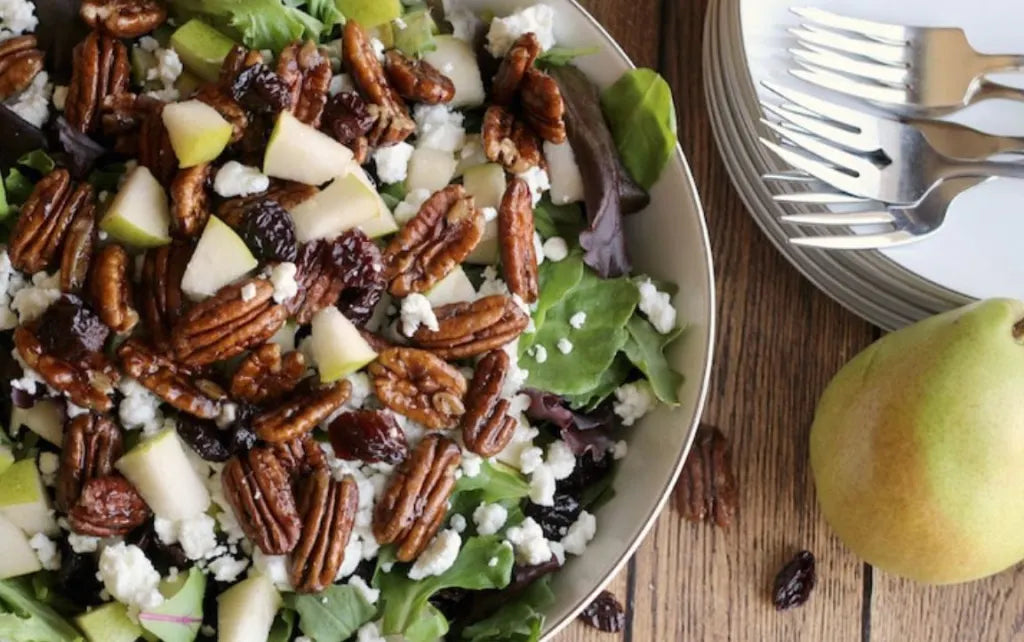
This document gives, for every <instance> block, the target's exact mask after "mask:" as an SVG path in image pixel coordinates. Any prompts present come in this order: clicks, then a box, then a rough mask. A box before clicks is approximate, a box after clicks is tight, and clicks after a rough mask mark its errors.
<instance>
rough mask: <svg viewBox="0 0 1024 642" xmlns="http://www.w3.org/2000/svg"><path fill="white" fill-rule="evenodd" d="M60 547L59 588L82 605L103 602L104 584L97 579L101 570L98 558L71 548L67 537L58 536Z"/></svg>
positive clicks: (57, 584)
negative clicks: (97, 562) (98, 565)
mask: <svg viewBox="0 0 1024 642" xmlns="http://www.w3.org/2000/svg"><path fill="white" fill-rule="evenodd" d="M57 546H58V547H59V548H60V570H58V571H57V582H56V586H57V590H58V591H59V592H60V594H61V595H63V596H64V597H67V598H69V599H71V600H72V601H73V602H74V603H75V604H78V605H80V606H96V605H98V604H101V603H102V602H103V598H101V597H100V593H101V592H102V590H103V584H101V583H100V581H99V580H98V579H96V573H97V571H98V570H99V569H98V567H97V564H96V558H95V557H94V556H92V555H82V554H79V553H76V552H74V551H73V550H72V549H71V544H69V543H68V540H67V538H66V537H59V538H57Z"/></svg>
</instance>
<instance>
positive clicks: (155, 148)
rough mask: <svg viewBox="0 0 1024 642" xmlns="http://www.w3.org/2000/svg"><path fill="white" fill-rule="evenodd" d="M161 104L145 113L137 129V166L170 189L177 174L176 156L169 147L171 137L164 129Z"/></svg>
mask: <svg viewBox="0 0 1024 642" xmlns="http://www.w3.org/2000/svg"><path fill="white" fill-rule="evenodd" d="M163 110H164V106H163V104H162V103H161V104H158V105H154V106H153V107H152V108H151V109H150V110H149V111H147V112H146V115H145V117H144V118H143V119H142V125H141V126H140V128H139V133H138V138H137V139H136V141H137V148H136V154H137V155H138V158H139V164H140V165H142V166H143V167H145V168H147V169H149V171H150V172H152V173H153V176H154V177H155V178H156V180H158V181H159V182H160V184H161V185H163V186H164V187H165V188H170V186H171V184H172V183H173V182H174V177H175V176H177V174H178V156H177V155H176V154H175V153H174V148H173V147H172V146H171V136H170V134H169V133H167V128H166V127H164V119H163V116H162V115H161V114H162V113H163Z"/></svg>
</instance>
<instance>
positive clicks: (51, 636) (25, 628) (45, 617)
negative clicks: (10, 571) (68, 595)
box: [0, 579, 84, 642]
mask: <svg viewBox="0 0 1024 642" xmlns="http://www.w3.org/2000/svg"><path fill="white" fill-rule="evenodd" d="M0 603H2V610H3V611H5V612H3V613H0V639H2V640H10V641H11V642H81V641H82V640H84V638H83V637H82V634H81V633H79V632H78V631H77V630H76V629H75V628H74V627H73V626H71V624H69V623H68V622H67V621H66V620H65V619H64V618H62V617H61V616H60V615H58V614H57V612H56V611H54V610H53V609H52V608H50V607H49V606H47V605H45V604H42V603H40V602H38V601H36V600H35V599H34V598H33V597H32V586H31V583H30V582H29V581H28V580H25V579H17V580H3V581H0Z"/></svg>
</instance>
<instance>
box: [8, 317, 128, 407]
mask: <svg viewBox="0 0 1024 642" xmlns="http://www.w3.org/2000/svg"><path fill="white" fill-rule="evenodd" d="M37 330H38V328H37V327H35V325H32V326H19V327H17V328H16V329H15V330H14V346H15V347H16V348H17V349H18V354H19V355H20V356H21V358H22V360H24V361H25V363H26V364H27V365H28V367H29V368H32V369H33V370H35V371H36V372H38V373H39V375H40V376H41V377H42V378H43V380H44V381H45V382H46V383H47V384H49V386H50V387H51V388H54V389H55V390H59V391H61V392H63V393H64V394H66V395H67V396H68V398H69V399H70V400H71V403H73V404H75V405H76V406H81V407H83V408H89V409H91V410H96V411H99V412H106V411H108V410H110V409H111V408H112V407H113V405H114V404H113V402H112V401H111V400H110V395H111V393H112V392H113V391H114V384H116V383H117V381H118V379H119V378H120V375H119V374H118V372H117V368H115V367H113V365H111V364H110V362H109V361H107V358H106V357H105V356H103V354H102V353H100V352H94V353H90V354H89V355H87V356H86V357H85V358H83V359H81V360H80V361H79V362H77V363H72V362H70V361H65V360H64V359H60V358H58V357H55V356H53V355H49V354H46V353H45V352H44V351H43V345H42V343H40V341H39V339H38V337H37V336H36V334H35V333H36V332H37Z"/></svg>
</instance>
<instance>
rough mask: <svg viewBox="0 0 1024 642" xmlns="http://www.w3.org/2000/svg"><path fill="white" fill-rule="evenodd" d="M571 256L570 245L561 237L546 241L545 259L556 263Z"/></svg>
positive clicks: (553, 237)
mask: <svg viewBox="0 0 1024 642" xmlns="http://www.w3.org/2000/svg"><path fill="white" fill-rule="evenodd" d="M567 256H569V245H568V243H566V242H565V239H563V238H562V237H561V236H552V237H551V238H549V239H548V240H546V241H544V258H546V259H547V260H549V261H552V262H554V263H558V262H559V261H561V260H563V259H565V257H567Z"/></svg>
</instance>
